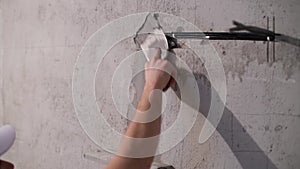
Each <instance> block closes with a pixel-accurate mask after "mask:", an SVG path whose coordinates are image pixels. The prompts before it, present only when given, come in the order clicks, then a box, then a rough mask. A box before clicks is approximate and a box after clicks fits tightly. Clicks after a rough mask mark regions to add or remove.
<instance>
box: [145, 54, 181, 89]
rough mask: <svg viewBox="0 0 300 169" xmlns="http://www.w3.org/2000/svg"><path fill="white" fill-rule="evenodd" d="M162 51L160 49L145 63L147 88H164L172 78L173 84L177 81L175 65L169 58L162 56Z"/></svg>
mask: <svg viewBox="0 0 300 169" xmlns="http://www.w3.org/2000/svg"><path fill="white" fill-rule="evenodd" d="M160 54H161V51H160V50H158V51H157V54H156V56H155V57H153V58H152V59H151V60H150V61H149V62H146V63H145V81H146V82H145V88H147V89H150V90H153V89H160V90H162V89H163V88H165V87H166V86H167V84H168V82H169V81H170V79H172V80H171V86H172V85H173V84H174V83H175V80H174V78H175V77H176V73H177V72H176V69H175V67H174V66H173V65H172V64H171V63H170V62H169V61H167V60H162V59H159V58H160ZM172 77H173V78H172Z"/></svg>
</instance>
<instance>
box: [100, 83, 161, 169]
mask: <svg viewBox="0 0 300 169" xmlns="http://www.w3.org/2000/svg"><path fill="white" fill-rule="evenodd" d="M153 91H154V90H153V88H148V87H145V88H144V90H143V93H142V96H141V98H140V101H139V103H138V106H137V111H136V114H135V116H134V118H133V119H132V122H131V123H130V124H129V126H128V128H127V130H126V132H125V135H124V137H123V139H122V141H121V144H120V146H119V151H118V154H119V155H117V156H116V157H115V158H114V159H113V160H112V161H111V162H110V163H109V165H108V166H107V167H106V169H123V168H124V169H127V168H131V169H135V168H136V169H148V168H150V166H151V163H152V161H153V158H154V155H155V151H156V148H157V145H158V137H153V136H157V135H159V133H160V125H161V117H160V114H161V99H162V98H161V91H155V92H154V93H153ZM153 114H155V116H153ZM152 119H153V120H152ZM137 121H139V122H137ZM140 121H144V122H146V123H144V122H140ZM148 121H149V122H148ZM149 137H152V138H154V139H152V140H151V143H150V144H149V143H148V142H134V140H132V138H149ZM141 147H143V148H145V149H141ZM147 148H148V149H147ZM137 151H141V152H147V151H148V153H147V154H148V157H144V158H137V157H136V158H127V157H123V156H135V152H137ZM120 154H121V155H120ZM150 154H151V155H150Z"/></svg>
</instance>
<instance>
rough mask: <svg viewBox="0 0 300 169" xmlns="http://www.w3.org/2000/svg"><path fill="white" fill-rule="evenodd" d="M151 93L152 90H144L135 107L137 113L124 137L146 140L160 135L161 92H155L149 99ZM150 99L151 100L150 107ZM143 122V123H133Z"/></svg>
mask: <svg viewBox="0 0 300 169" xmlns="http://www.w3.org/2000/svg"><path fill="white" fill-rule="evenodd" d="M152 91H154V90H153V89H152V88H147V87H145V88H144V90H143V93H142V96H141V99H140V101H139V103H138V106H137V112H136V114H135V116H134V118H133V121H132V122H131V123H130V124H129V126H128V129H127V131H126V133H125V135H126V136H129V137H134V138H147V137H153V136H156V135H158V134H159V133H160V124H161V117H160V114H161V92H160V91H156V92H155V93H153V94H152V98H150V95H151V92H152ZM150 99H151V100H152V101H151V102H152V106H151V103H150ZM150 107H151V108H150ZM154 107H155V108H154ZM141 117H142V118H141ZM156 117H157V118H156ZM143 120H144V123H139V122H135V121H143ZM148 121H150V122H148Z"/></svg>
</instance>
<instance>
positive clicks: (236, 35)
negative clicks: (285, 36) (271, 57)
mask: <svg viewBox="0 0 300 169" xmlns="http://www.w3.org/2000/svg"><path fill="white" fill-rule="evenodd" d="M165 35H166V36H170V37H173V38H176V39H206V40H250V41H275V36H280V34H274V35H273V36H270V35H263V34H255V33H248V32H170V33H165Z"/></svg>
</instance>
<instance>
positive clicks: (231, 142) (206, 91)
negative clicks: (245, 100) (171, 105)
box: [174, 73, 278, 169]
mask: <svg viewBox="0 0 300 169" xmlns="http://www.w3.org/2000/svg"><path fill="white" fill-rule="evenodd" d="M194 76H195V79H196V81H197V84H198V88H199V95H200V101H201V103H200V108H199V112H201V113H202V114H203V115H204V116H205V117H207V116H208V112H209V109H210V101H211V99H212V98H211V97H212V95H211V93H212V90H214V88H212V87H211V84H210V81H209V80H208V79H207V77H206V76H205V75H204V74H199V73H194ZM174 92H175V93H176V95H177V97H179V98H180V99H181V97H180V91H179V90H174ZM217 97H219V96H218V95H217ZM181 100H182V99H181ZM182 101H183V102H185V103H186V104H188V105H190V104H189V103H188V102H186V100H182ZM229 126H231V127H229ZM233 126H234V128H235V129H240V131H239V132H240V133H233V132H234V131H235V130H234V129H233ZM214 127H215V128H216V130H217V131H218V132H219V133H220V135H221V136H222V137H223V139H224V140H225V142H226V143H227V145H228V146H229V147H230V149H231V150H232V152H233V154H234V155H235V157H236V159H237V160H238V161H239V163H240V165H241V166H242V168H243V169H253V168H262V169H263V168H266V169H278V168H277V167H276V166H275V164H274V163H273V162H272V161H271V159H269V157H268V156H267V154H266V153H265V152H264V151H263V150H262V149H261V148H260V147H259V145H258V144H257V143H256V142H255V140H254V139H253V138H252V137H251V135H250V134H249V133H248V132H247V131H246V130H245V129H244V128H243V125H242V124H241V122H240V121H239V120H238V119H237V118H236V117H235V116H234V114H233V113H232V112H231V110H229V109H228V108H227V107H226V106H225V108H224V112H223V115H222V118H221V120H220V122H219V124H218V125H217V126H214ZM234 134H239V135H238V140H236V139H235V138H234ZM242 143H246V146H245V145H244V146H243V150H239V149H238V148H237V147H235V145H238V144H242ZM245 149H246V150H245Z"/></svg>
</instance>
